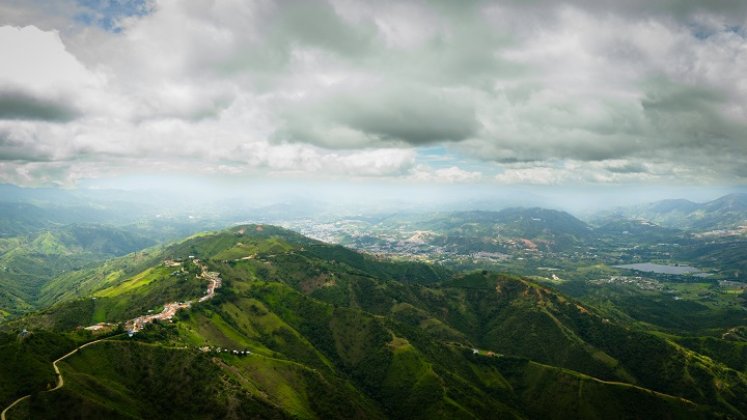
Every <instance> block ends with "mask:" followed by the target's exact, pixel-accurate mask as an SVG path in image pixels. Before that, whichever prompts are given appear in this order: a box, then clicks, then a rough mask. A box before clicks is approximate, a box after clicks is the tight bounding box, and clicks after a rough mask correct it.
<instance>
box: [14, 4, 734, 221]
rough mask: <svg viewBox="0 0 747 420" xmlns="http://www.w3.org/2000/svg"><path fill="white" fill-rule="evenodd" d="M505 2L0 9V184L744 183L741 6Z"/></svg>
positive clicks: (681, 186) (432, 193)
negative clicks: (1, 58) (0, 59)
mask: <svg viewBox="0 0 747 420" xmlns="http://www.w3.org/2000/svg"><path fill="white" fill-rule="evenodd" d="M526 3H527V2H519V1H469V2H447V1H406V2H365V1H353V0H334V1H326V2H325V1H314V2H312V1H279V2H267V1H189V2H185V1H132V2H118V1H106V0H101V1H89V0H86V1H83V0H80V1H53V2H52V1H22V0H17V1H16V0H11V1H4V2H2V4H0V57H3V64H2V65H0V182H2V183H6V184H10V185H16V186H21V187H54V188H65V189H72V190H78V189H80V190H91V189H96V190H101V189H119V190H128V191H138V193H139V194H140V193H142V192H143V191H150V192H153V191H156V190H158V191H161V193H162V192H163V191H170V192H172V193H176V192H179V194H182V195H183V193H184V192H187V193H188V194H189V193H191V194H192V195H191V196H190V198H189V200H188V201H190V202H192V203H197V202H199V203H202V202H203V201H204V202H206V203H212V204H215V202H216V201H219V200H228V199H241V200H245V201H248V202H251V201H252V199H255V200H256V201H254V204H257V203H258V202H259V201H260V200H259V199H260V198H262V199H263V200H264V201H263V202H264V203H271V202H275V203H282V202H289V201H293V200H297V199H298V200H301V201H304V200H310V199H315V200H320V201H324V202H328V203H335V204H337V205H339V206H340V207H342V206H346V208H347V207H349V208H351V209H353V210H351V211H355V209H356V208H358V209H360V208H362V207H365V208H366V209H369V210H384V209H391V208H397V207H398V206H399V207H403V208H416V207H417V206H424V207H425V208H432V207H445V208H484V207H495V206H500V205H506V204H517V205H543V206H549V207H555V208H563V209H569V210H573V211H576V212H583V211H586V210H588V211H591V210H595V209H599V208H603V207H612V206H616V205H623V204H630V203H637V202H643V201H651V200H654V199H660V198H674V197H684V198H690V199H693V200H696V201H704V200H709V199H713V198H715V197H718V196H720V195H723V194H725V193H729V192H734V191H744V185H745V180H747V171H746V170H745V168H747V154H746V153H745V151H746V150H747V138H746V137H745V135H744V133H745V132H747V39H745V35H746V34H747V32H745V23H747V3H745V2H742V1H736V0H735V1H729V0H719V1H711V2H691V1H675V0H672V1H665V2H655V3H654V2H648V1H626V2H624V3H622V2H615V1H597V2H588V1H583V0H577V1H567V2H549V1H535V2H530V4H526ZM161 193H159V194H161ZM179 194H176V195H177V196H178V195H179ZM249 196H251V198H250V197H249Z"/></svg>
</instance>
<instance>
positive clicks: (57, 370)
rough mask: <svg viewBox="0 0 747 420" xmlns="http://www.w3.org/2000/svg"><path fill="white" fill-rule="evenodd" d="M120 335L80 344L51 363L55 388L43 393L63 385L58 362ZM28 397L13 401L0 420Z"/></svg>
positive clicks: (63, 379)
mask: <svg viewBox="0 0 747 420" xmlns="http://www.w3.org/2000/svg"><path fill="white" fill-rule="evenodd" d="M120 335H123V334H117V335H113V336H111V337H106V338H102V339H99V340H94V341H89V342H88V343H85V344H82V345H80V346H78V347H76V348H75V349H74V350H73V351H71V352H70V353H68V354H66V355H64V356H62V357H60V358H59V359H57V360H55V361H54V362H52V367H53V368H54V373H56V374H57V386H55V387H54V388H52V389H50V390H47V391H44V392H52V391H57V390H58V389H60V388H62V387H63V385H65V378H63V377H62V372H61V371H60V368H59V367H58V366H57V363H59V362H61V361H63V360H65V359H67V358H68V357H70V356H72V355H74V354H75V353H77V352H78V350H80V349H82V348H86V347H88V346H91V345H94V344H96V343H100V342H102V341H106V340H109V339H112V338H114V337H118V336H120ZM30 396H31V395H24V396H23V397H21V398H19V399H17V400H15V401H13V403H12V404H11V405H9V406H7V407H6V408H5V410H3V412H2V413H1V414H0V420H7V417H6V414H7V413H8V411H10V409H11V408H13V407H14V406H15V405H16V404H18V403H20V402H21V401H23V400H25V399H26V398H29V397H30Z"/></svg>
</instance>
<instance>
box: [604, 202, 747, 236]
mask: <svg viewBox="0 0 747 420" xmlns="http://www.w3.org/2000/svg"><path fill="white" fill-rule="evenodd" d="M608 216H617V217H624V218H630V219H645V220H648V221H651V222H655V223H657V224H660V225H662V226H666V227H672V228H677V229H695V230H699V231H711V230H718V229H734V228H738V227H739V226H743V225H745V224H747V193H735V194H729V195H725V196H723V197H720V198H717V199H715V200H712V201H708V202H705V203H693V202H691V201H688V200H663V201H657V202H654V203H650V204H646V205H641V206H633V207H627V208H621V209H618V210H616V211H615V212H612V214H608Z"/></svg>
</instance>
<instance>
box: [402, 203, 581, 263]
mask: <svg viewBox="0 0 747 420" xmlns="http://www.w3.org/2000/svg"><path fill="white" fill-rule="evenodd" d="M413 228H416V229H422V230H425V231H432V232H434V233H435V235H434V238H433V239H432V240H430V241H429V243H430V244H432V245H435V246H444V247H447V248H449V249H453V250H454V251H456V252H459V253H469V252H475V251H505V250H506V249H507V248H511V247H530V248H538V249H543V250H558V249H566V248H570V247H573V246H577V245H579V244H581V242H582V241H583V240H584V239H585V238H588V237H589V236H590V234H591V227H589V226H588V225H586V223H584V222H582V221H581V220H578V219H577V218H575V217H573V216H572V215H570V214H568V213H566V212H563V211H558V210H548V209H542V208H509V209H504V210H501V211H497V212H492V211H470V212H456V213H450V214H447V215H443V216H439V217H436V218H433V219H430V220H426V221H422V222H419V223H413Z"/></svg>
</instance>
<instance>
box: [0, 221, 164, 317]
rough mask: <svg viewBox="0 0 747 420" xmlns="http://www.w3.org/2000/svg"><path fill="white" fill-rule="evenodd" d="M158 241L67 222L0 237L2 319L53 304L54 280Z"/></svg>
mask: <svg viewBox="0 0 747 420" xmlns="http://www.w3.org/2000/svg"><path fill="white" fill-rule="evenodd" d="M154 244H155V242H154V241H152V240H150V239H148V238H146V237H143V236H141V235H138V234H136V233H132V232H129V231H126V230H123V229H119V228H114V227H109V226H99V225H66V226H62V227H57V228H53V229H45V230H41V231H39V232H37V233H34V234H30V235H21V236H16V237H10V238H2V239H0V319H2V317H3V316H4V315H3V314H5V315H11V314H20V313H23V312H25V311H28V310H31V309H33V308H39V307H43V306H46V305H48V304H49V303H50V302H51V301H54V298H49V297H47V296H45V291H44V289H45V287H47V285H48V283H50V282H52V281H53V280H54V279H56V278H58V277H60V276H65V275H67V274H68V273H71V272H75V271H78V270H81V269H84V268H85V267H89V266H94V265H96V264H98V263H101V262H102V261H105V260H107V259H110V258H113V257H116V256H121V255H125V254H128V253H130V252H133V251H136V250H139V249H142V248H145V247H148V246H152V245H154Z"/></svg>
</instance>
